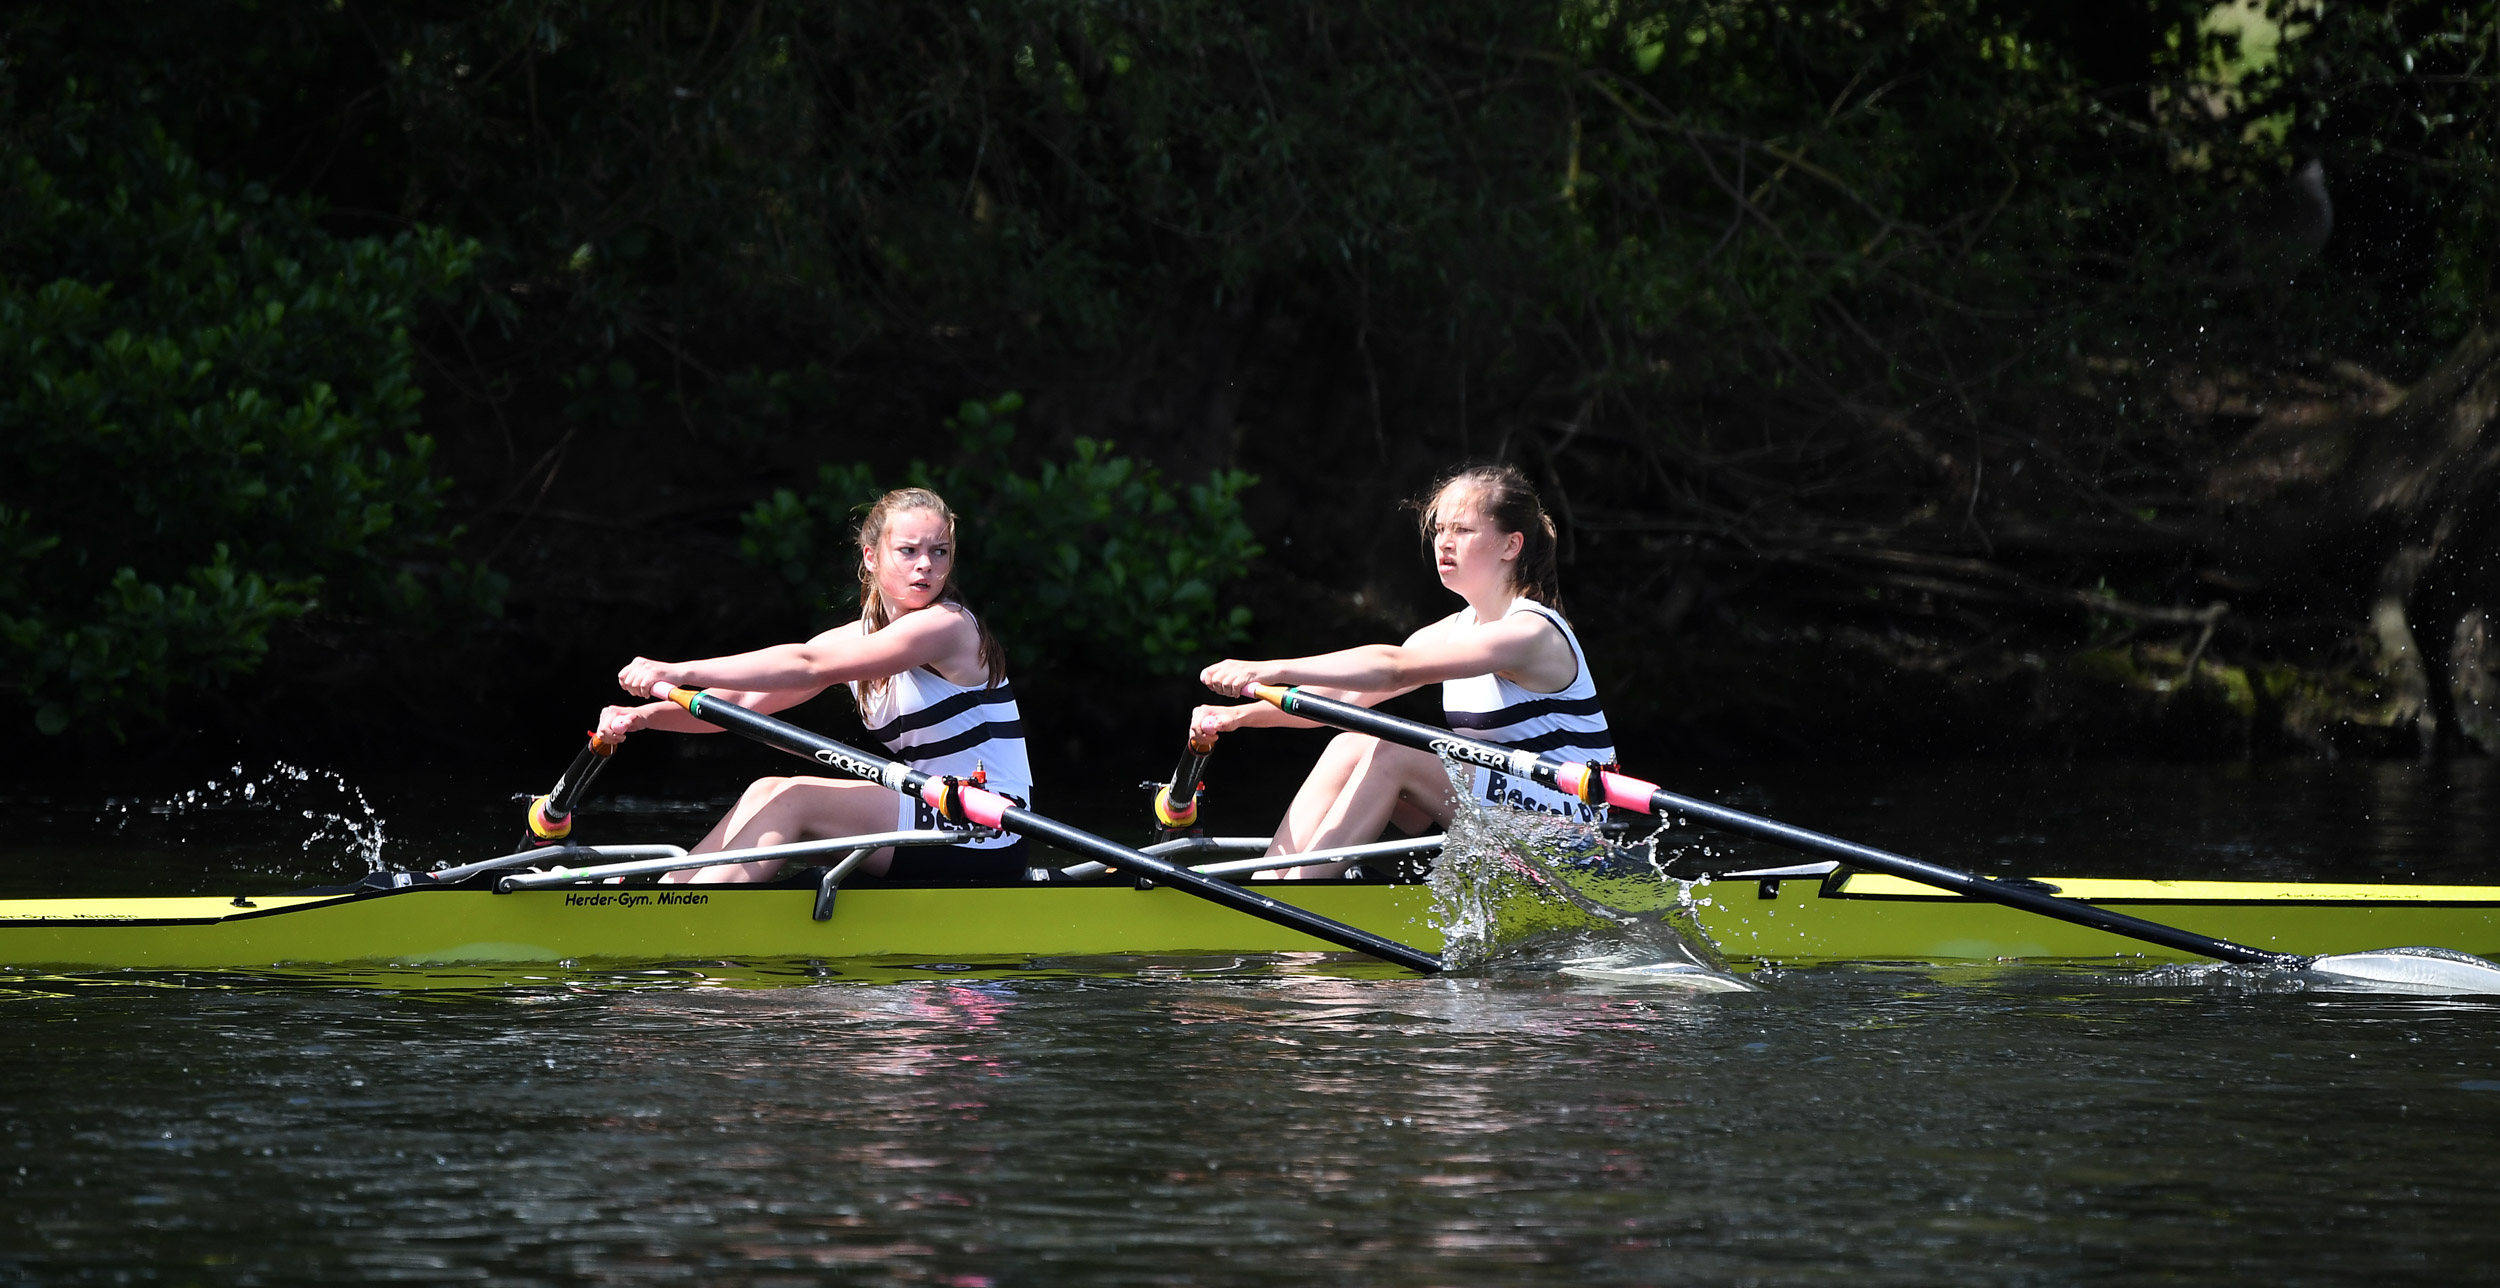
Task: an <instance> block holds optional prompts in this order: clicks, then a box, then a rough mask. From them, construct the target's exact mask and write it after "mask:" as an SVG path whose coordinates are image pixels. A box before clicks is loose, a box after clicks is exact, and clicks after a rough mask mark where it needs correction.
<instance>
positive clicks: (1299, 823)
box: [1267, 733, 1450, 881]
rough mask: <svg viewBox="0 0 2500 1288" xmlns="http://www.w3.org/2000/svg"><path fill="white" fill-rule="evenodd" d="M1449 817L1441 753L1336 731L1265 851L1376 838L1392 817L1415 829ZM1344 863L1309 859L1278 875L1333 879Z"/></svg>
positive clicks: (1280, 851)
mask: <svg viewBox="0 0 2500 1288" xmlns="http://www.w3.org/2000/svg"><path fill="white" fill-rule="evenodd" d="M1449 818H1450V780H1449V776H1448V775H1447V774H1445V773H1444V772H1443V771H1442V769H1441V758H1440V757H1438V756H1435V755H1432V754H1431V753H1429V752H1423V751H1417V750H1415V749H1414V748H1411V747H1398V746H1392V745H1390V744H1388V743H1385V742H1382V741H1380V740H1379V739H1377V738H1374V737H1371V736H1369V735H1366V734H1359V733H1342V734H1339V735H1337V736H1336V737H1335V738H1332V739H1330V740H1329V743H1328V750H1327V751H1325V752H1323V753H1321V755H1320V758H1319V763H1318V764H1317V765H1314V766H1312V768H1311V775H1310V777H1308V778H1306V779H1304V780H1303V782H1302V790H1301V791H1299V792H1296V793H1295V794H1294V798H1293V804H1292V806H1291V807H1289V808H1288V809H1287V810H1286V811H1285V821H1284V822H1283V823H1282V824H1280V825H1278V827H1277V829H1276V839H1275V840H1274V841H1272V842H1270V843H1269V845H1268V847H1267V852H1268V853H1269V854H1271V855H1276V854H1300V853H1303V852H1305V851H1308V850H1324V849H1329V848H1331V847H1334V846H1340V845H1361V844H1363V843H1364V842H1366V841H1373V840H1377V839H1379V837H1380V833H1381V830H1382V829H1383V828H1385V827H1387V826H1388V825H1389V824H1390V823H1392V822H1394V823H1396V824H1397V825H1398V826H1400V827H1403V828H1406V829H1408V830H1410V831H1418V832H1420V831H1422V830H1423V829H1424V828H1426V827H1429V826H1432V825H1433V824H1435V823H1447V822H1448V821H1449ZM1345 869H1346V864H1344V863H1312V864H1306V865H1304V866H1302V867H1298V868H1287V869H1285V870H1284V871H1282V872H1281V873H1279V874H1278V875H1279V876H1280V877H1281V878H1283V879H1284V880H1288V881H1295V880H1310V879H1316V878H1325V877H1335V876H1338V875H1340V874H1342V873H1343V872H1344V871H1345Z"/></svg>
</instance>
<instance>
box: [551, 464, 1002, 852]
mask: <svg viewBox="0 0 2500 1288" xmlns="http://www.w3.org/2000/svg"><path fill="white" fill-rule="evenodd" d="M954 570H955V514H954V511H952V510H949V509H947V508H946V502H945V501H943V500H940V499H939V497H938V495H937V493H935V492H931V491H928V490H927V489H925V488H902V489H900V490H897V491H893V492H888V493H886V494H885V496H883V497H882V498H880V499H879V500H878V501H877V503H876V505H874V506H873V507H871V508H870V509H869V511H868V517H867V518H866V519H864V520H862V521H861V523H860V527H859V600H860V612H859V620H857V621H854V622H848V623H845V624H843V625H841V626H837V627H834V628H833V629H832V630H829V631H826V632H825V633H824V634H822V635H819V636H817V637H815V638H814V639H811V640H808V641H807V642H806V643H803V644H779V645H775V646H773V647H771V648H764V649H757V650H755V651H754V652H752V653H739V654H736V655H734V656H730V657H716V658H708V659H705V660H703V661H700V662H655V661H652V660H651V659H649V658H644V657H638V658H635V659H634V660H633V661H631V662H629V663H627V664H626V665H625V669H623V670H621V671H619V672H617V674H616V682H617V683H618V684H619V685H621V686H623V687H624V689H625V691H626V692H628V693H631V694H634V695H635V696H637V697H647V696H649V695H650V693H651V691H652V688H653V687H654V686H655V685H659V684H663V683H666V684H673V685H681V686H685V687H690V688H700V689H709V690H711V691H713V692H714V693H715V694H717V695H718V696H719V697H721V698H723V699H725V700H727V701H730V702H734V703H737V704H738V705H739V706H742V707H751V708H753V709H755V710H758V711H779V710H782V709H783V708H785V707H794V706H797V705H798V704H799V703H802V702H805V701H807V700H808V699H809V698H812V697H815V696H816V695H817V694H819V693H822V692H824V691H825V690H826V689H828V688H831V687H832V686H834V685H836V684H848V685H850V688H851V695H852V697H853V699H854V700H856V701H857V702H858V704H859V715H860V722H861V723H862V724H865V725H866V726H867V727H868V737H869V740H870V741H871V742H872V743H874V744H875V745H876V746H878V747H881V748H883V749H884V750H885V752H886V754H888V755H890V756H892V757H894V758H895V759H897V760H902V761H907V762H909V763H910V764H911V765H912V767H914V768H916V769H919V770H922V771H924V772H926V773H932V774H957V775H961V776H963V777H966V778H969V777H971V776H973V774H974V773H976V772H986V773H987V774H988V776H989V788H990V790H991V791H994V792H999V793H1001V794H1004V795H1007V796H1012V797H1014V798H1016V799H1017V800H1019V801H1027V800H1030V799H1031V797H1032V794H1033V771H1032V769H1031V767H1030V765H1029V763H1028V761H1027V760H1026V757H1025V751H1024V722H1023V717H1022V716H1021V715H1020V714H1019V713H1018V712H1017V710H1016V696H1015V691H1014V690H1013V689H1012V688H1010V687H1008V684H1007V659H1006V653H1005V650H1003V649H1001V648H1000V647H999V644H998V640H997V639H996V638H995V637H993V636H992V635H991V634H990V632H989V628H988V627H986V626H983V625H982V624H981V622H980V620H979V619H978V618H975V617H974V616H973V615H972V610H970V609H968V608H966V607H964V605H963V601H962V600H961V599H959V598H958V597H957V596H956V594H955V590H954V585H953V575H952V574H953V573H954ZM600 727H601V728H603V729H605V730H606V731H607V732H608V733H609V734H610V735H611V736H614V737H620V738H621V737H623V736H624V735H626V734H629V733H632V732H634V731H635V730H637V729H667V730H672V731H675V732H678V733H715V732H718V731H717V730H715V729H714V728H713V727H712V726H710V725H707V724H705V723H703V722H702V721H700V720H697V719H695V718H694V717H693V716H691V715H689V714H687V713H686V712H685V711H684V710H683V709H682V708H680V707H679V706H677V704H675V703H673V702H653V703H649V704H647V705H644V706H638V707H609V708H608V709H607V710H606V711H604V712H602V713H600ZM936 826H938V820H937V819H936V818H935V817H933V816H932V815H931V813H930V811H929V809H928V807H927V806H925V805H923V804H921V803H920V802H918V801H916V800H913V799H912V798H910V797H907V796H904V795H902V794H900V793H898V792H892V791H888V790H886V789H885V788H884V787H881V786H879V785H877V784H875V783H868V782H857V781H849V780H843V781H837V780H834V779H829V778H812V777H799V778H760V779H757V780H756V781H755V783H754V784H753V785H752V786H750V787H748V788H747V790H746V794H745V795H744V796H741V797H740V798H739V800H738V804H737V805H736V807H734V808H732V809H731V810H730V811H729V813H728V814H727V815H725V816H723V817H722V819H721V821H720V822H718V823H716V824H714V825H713V826H712V830H711V832H710V833H709V834H708V835H706V836H705V837H704V838H703V840H702V841H700V842H699V843H697V844H696V845H695V847H694V849H693V850H692V853H696V854H706V853H710V852H712V851H715V850H727V849H745V848H747V847H749V846H757V845H780V844H784V843H787V842H791V841H806V840H818V839H822V838H825V837H833V836H856V835H861V834H864V833H869V832H889V831H903V830H909V829H913V828H931V827H936ZM903 855H904V857H901V858H899V859H898V858H897V856H896V854H895V851H893V850H891V849H885V850H879V851H877V852H876V853H875V854H872V855H870V856H868V858H867V859H866V860H865V861H863V862H862V863H861V864H860V871H861V872H862V873H864V874H866V875H869V876H884V875H889V874H890V875H894V876H898V877H908V878H911V879H914V880H932V881H989V880H1016V879H1019V878H1021V877H1022V876H1023V875H1024V866H1025V864H1024V839H1023V838H1022V837H1017V836H1009V835H1006V834H1003V833H1000V834H994V835H991V836H986V837H982V838H980V839H978V840H974V841H969V842H966V843H965V844H963V845H959V846H942V847H916V848H911V849H907V850H905V851H904V852H903ZM780 868H781V863H780V861H778V860H765V861H761V862H756V863H726V864H721V865H719V866H716V867H709V868H701V869H696V870H692V871H686V872H675V873H671V874H669V876H668V877H667V878H665V879H667V880H671V881H698V882H713V881H761V880H765V879H768V878H770V877H771V876H772V875H773V874H774V873H775V872H777V871H779V870H780Z"/></svg>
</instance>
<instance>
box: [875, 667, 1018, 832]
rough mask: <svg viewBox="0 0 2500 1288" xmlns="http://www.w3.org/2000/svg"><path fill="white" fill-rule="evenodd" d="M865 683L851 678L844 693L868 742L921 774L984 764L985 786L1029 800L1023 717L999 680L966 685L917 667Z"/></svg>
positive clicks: (964, 773)
mask: <svg viewBox="0 0 2500 1288" xmlns="http://www.w3.org/2000/svg"><path fill="white" fill-rule="evenodd" d="M866 688H867V686H866V685H863V684H860V683H857V682H854V683H853V684H852V685H851V696H852V697H853V698H855V699H857V700H858V702H859V718H860V722H861V723H862V724H865V725H867V726H868V739H869V741H870V742H873V743H875V744H876V745H877V746H878V747H880V748H883V749H884V751H885V754H887V755H889V756H892V757H894V758H895V759H896V760H900V761H903V762H905V763H907V764H909V765H910V766H911V767H912V768H914V769H917V770H919V771H921V772H922V773H926V774H953V775H956V776H958V777H962V778H970V777H971V776H972V773H973V770H974V769H975V768H979V769H983V770H987V771H988V772H989V785H990V790H991V791H994V792H998V793H1001V794H1003V795H1007V796H1013V797H1015V798H1016V799H1018V800H1021V801H1028V802H1029V801H1031V800H1032V799H1033V767H1032V762H1031V761H1029V760H1028V759H1027V758H1026V757H1025V752H1024V716H1023V714H1022V713H1021V712H1019V711H1017V710H1016V691H1015V689H1014V687H1013V686H1011V685H1009V684H1008V683H1007V682H1006V681H1005V680H1001V681H999V682H998V686H997V687H996V688H989V689H981V688H972V689H967V688H963V687H961V686H959V685H956V684H954V683H951V682H950V681H948V680H947V679H946V678H945V677H943V676H941V675H939V674H938V673H937V672H935V671H932V670H930V669H929V668H927V667H925V666H923V667H914V668H913V669H911V670H909V671H904V672H902V673H900V674H898V675H891V676H888V677H886V682H885V684H884V686H883V687H881V688H880V689H878V691H877V692H876V693H875V694H874V695H873V696H871V695H870V694H868V693H867V692H865V690H866Z"/></svg>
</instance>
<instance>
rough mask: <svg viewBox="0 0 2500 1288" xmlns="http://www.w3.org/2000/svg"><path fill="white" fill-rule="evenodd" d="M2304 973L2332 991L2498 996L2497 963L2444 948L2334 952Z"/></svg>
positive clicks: (2308, 967) (2499, 990) (2311, 965)
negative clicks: (2322, 982) (2332, 989)
mask: <svg viewBox="0 0 2500 1288" xmlns="http://www.w3.org/2000/svg"><path fill="white" fill-rule="evenodd" d="M2304 970H2305V972H2306V973H2307V974H2309V975H2311V976H2315V977H2318V978H2320V979H2321V980H2323V981H2324V982H2325V983H2326V984H2327V986H2329V987H2332V988H2341V989H2352V990H2355V991H2366V992H2373V993H2416V994H2423V995H2428V996H2439V997H2462V996H2468V995H2473V994H2495V995H2500V964H2494V963H2492V962H2490V961H2488V960H2485V959H2484V958H2481V957H2476V956H2474V955H2473V954H2471V953H2460V952H2456V951H2454V950H2452V949H2447V948H2381V949H2376V950H2374V951H2371V952H2366V953H2334V954H2330V955H2328V956H2325V957H2320V958H2316V959H2314V960H2312V961H2311V962H2310V963H2309V964H2308V965H2307V966H2306V967H2305V968H2304Z"/></svg>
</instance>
